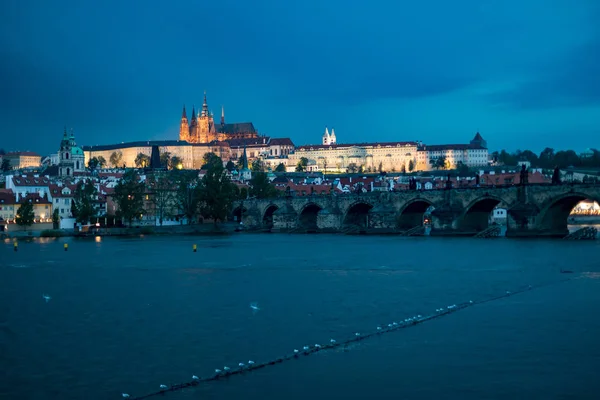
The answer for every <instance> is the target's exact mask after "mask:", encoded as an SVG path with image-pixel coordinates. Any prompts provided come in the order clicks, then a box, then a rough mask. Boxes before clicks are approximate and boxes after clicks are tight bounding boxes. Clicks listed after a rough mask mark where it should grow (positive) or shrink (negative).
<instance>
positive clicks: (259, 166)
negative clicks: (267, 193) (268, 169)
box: [250, 158, 264, 172]
mask: <svg viewBox="0 0 600 400" xmlns="http://www.w3.org/2000/svg"><path fill="white" fill-rule="evenodd" d="M250 169H251V170H252V172H262V171H264V166H263V163H262V161H261V160H260V158H257V159H256V160H254V161H252V167H251V168H250Z"/></svg>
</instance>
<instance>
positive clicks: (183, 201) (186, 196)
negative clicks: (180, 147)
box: [173, 170, 200, 224]
mask: <svg viewBox="0 0 600 400" xmlns="http://www.w3.org/2000/svg"><path fill="white" fill-rule="evenodd" d="M173 182H174V183H175V185H176V187H177V190H176V192H175V203H176V204H177V206H178V207H179V210H180V211H181V213H182V214H183V215H185V216H186V218H187V220H188V224H191V223H192V222H193V221H194V220H195V219H196V216H197V215H198V204H199V202H200V184H199V183H200V182H199V179H198V174H197V173H196V172H195V171H186V170H183V171H173Z"/></svg>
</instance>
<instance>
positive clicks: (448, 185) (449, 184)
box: [446, 174, 452, 189]
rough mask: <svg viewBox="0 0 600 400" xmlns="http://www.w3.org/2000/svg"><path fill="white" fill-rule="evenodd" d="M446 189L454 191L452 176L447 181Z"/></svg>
mask: <svg viewBox="0 0 600 400" xmlns="http://www.w3.org/2000/svg"><path fill="white" fill-rule="evenodd" d="M446 189H452V181H451V180H450V174H448V179H446Z"/></svg>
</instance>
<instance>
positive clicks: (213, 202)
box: [200, 165, 236, 226]
mask: <svg viewBox="0 0 600 400" xmlns="http://www.w3.org/2000/svg"><path fill="white" fill-rule="evenodd" d="M235 195H236V189H235V185H234V184H233V183H232V182H231V181H230V180H229V176H228V175H227V173H226V172H225V168H223V166H222V165H221V166H216V165H213V166H212V167H211V168H209V169H208V171H207V172H206V174H205V175H204V176H203V177H202V180H201V182H200V213H201V214H202V216H203V217H205V218H210V219H212V220H213V221H214V224H215V226H216V225H217V222H222V221H226V220H227V216H228V215H229V211H230V209H231V203H232V202H233V200H235Z"/></svg>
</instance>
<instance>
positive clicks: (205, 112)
mask: <svg viewBox="0 0 600 400" xmlns="http://www.w3.org/2000/svg"><path fill="white" fill-rule="evenodd" d="M202 116H203V117H208V116H209V113H208V102H207V101H206V90H205V91H204V103H202Z"/></svg>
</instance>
